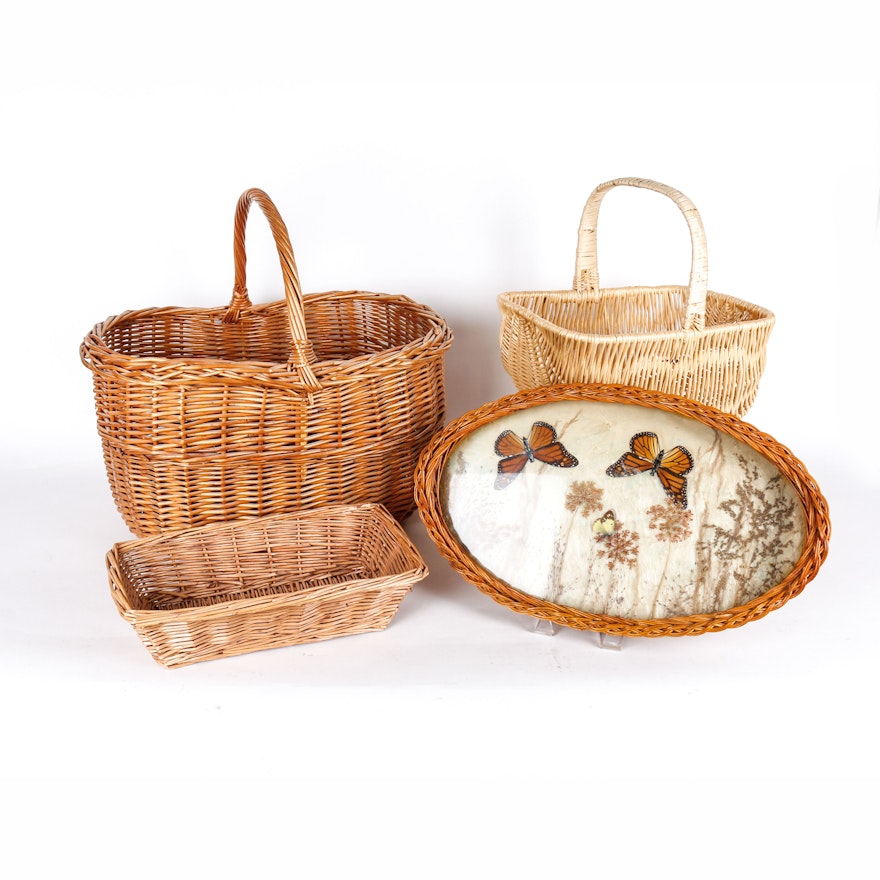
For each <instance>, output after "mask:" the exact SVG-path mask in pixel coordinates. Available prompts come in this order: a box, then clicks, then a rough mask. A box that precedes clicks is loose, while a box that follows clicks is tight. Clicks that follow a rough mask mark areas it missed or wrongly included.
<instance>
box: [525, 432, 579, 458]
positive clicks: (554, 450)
mask: <svg viewBox="0 0 880 880" xmlns="http://www.w3.org/2000/svg"><path fill="white" fill-rule="evenodd" d="M529 446H530V447H531V450H532V454H533V455H534V456H535V458H536V459H537V460H538V461H542V462H544V464H552V465H553V466H554V467H574V466H575V465H576V464H577V463H578V460H577V459H576V458H575V457H574V456H573V455H572V454H571V453H570V452H569V451H568V450H567V449H566V448H565V447H564V446H563V445H562V444H561V443H560V442H559V441H558V440H557V439H556V429H555V428H554V427H553V425H548V424H547V423H546V422H535V424H534V425H532V430H531V432H530V433H529Z"/></svg>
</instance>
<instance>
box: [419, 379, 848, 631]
mask: <svg viewBox="0 0 880 880" xmlns="http://www.w3.org/2000/svg"><path fill="white" fill-rule="evenodd" d="M561 400H583V401H597V402H602V403H625V404H634V405H638V406H642V407H647V408H652V409H660V410H665V411H666V412H671V413H678V414H681V415H684V416H688V417H690V418H693V419H695V420H696V421H698V422H701V423H702V424H704V425H707V426H708V427H710V428H716V429H718V430H719V431H722V432H723V433H725V434H728V435H729V436H731V437H734V438H735V439H737V440H740V441H742V442H743V443H746V444H747V445H748V446H750V447H751V448H752V449H754V450H755V451H757V452H759V453H760V454H761V455H762V456H763V457H764V458H766V459H767V460H768V461H770V462H771V463H772V464H773V465H774V466H775V467H776V468H777V469H778V471H779V472H780V473H781V474H782V475H783V476H784V477H785V478H786V479H788V480H789V482H790V483H791V485H792V486H793V488H794V490H795V492H796V494H797V496H798V498H799V500H800V502H801V505H802V508H803V513H804V520H805V524H806V530H805V536H804V549H803V551H802V553H801V556H800V558H799V559H798V561H797V562H796V563H795V566H794V568H793V569H792V571H791V572H790V573H789V574H788V575H787V576H786V577H785V578H784V579H783V580H782V581H781V582H780V583H779V584H777V585H776V586H775V587H772V588H771V589H770V590H768V591H767V592H765V593H764V594H762V595H761V596H758V597H757V598H755V599H753V600H751V601H750V602H748V603H746V604H744V605H738V606H736V607H734V608H729V609H726V610H724V611H717V612H713V613H710V614H694V615H680V616H677V617H666V618H654V619H646V620H637V619H630V618H622V617H612V616H610V615H604V614H593V613H590V612H587V611H580V610H578V609H576V608H570V607H568V606H562V605H557V604H555V603H552V602H546V601H544V600H542V599H538V598H536V597H534V596H530V595H528V594H527V593H524V592H521V591H520V590H517V589H515V588H513V587H511V586H510V584H508V583H507V582H506V581H503V580H501V579H500V578H498V577H496V576H495V575H493V574H492V573H491V572H489V571H487V570H486V569H485V568H484V567H483V566H482V565H480V564H479V563H478V562H477V561H476V560H475V559H474V558H473V557H472V556H470V555H469V554H468V552H467V550H466V549H464V548H463V547H462V545H461V543H460V542H459V541H458V539H457V537H456V536H455V533H454V532H453V530H452V529H451V528H450V526H449V524H448V523H447V522H446V519H445V516H444V513H443V510H442V504H441V494H440V489H441V481H442V477H443V473H444V470H445V467H446V462H447V460H448V458H449V456H450V455H451V453H452V452H453V450H454V448H455V446H456V445H457V444H458V442H459V441H460V440H462V439H463V438H464V437H466V436H467V435H469V434H471V433H472V432H473V431H474V430H476V429H477V428H479V427H481V426H482V425H485V424H488V423H489V422H492V421H494V420H495V419H497V418H498V417H499V416H502V415H505V414H508V413H512V412H516V411H518V410H522V409H527V408H529V407H533V406H536V405H537V404H542V403H549V402H554V401H561ZM416 504H417V506H418V509H419V514H420V516H421V518H422V521H423V522H424V524H425V527H426V529H427V530H428V533H429V535H430V536H431V538H432V540H433V541H434V543H435V544H436V545H437V547H438V549H439V550H440V552H441V553H442V555H443V556H444V557H445V558H446V559H447V561H448V562H449V563H450V565H451V566H452V567H453V569H454V570H455V571H457V572H458V573H459V574H460V575H461V576H462V577H464V578H465V579H466V580H468V581H470V582H471V583H472V584H474V585H475V586H476V587H477V588H478V589H480V590H481V591H482V592H484V593H486V594H487V595H488V596H490V597H491V598H492V599H494V600H495V601H496V602H498V603H500V604H502V605H505V606H507V607H508V608H511V609H512V610H513V611H516V612H518V613H521V614H528V615H531V616H533V617H539V618H543V619H545V620H550V621H552V622H554V623H558V624H561V625H563V626H568V627H572V628H574V629H587V630H593V631H596V632H603V633H608V634H611V635H622V636H647V637H657V636H683V635H699V634H702V633H707V632H718V631H720V630H724V629H729V628H732V627H737V626H742V625H743V624H744V623H747V622H749V621H752V620H757V619H759V618H761V617H764V616H765V615H766V614H768V613H769V612H770V611H772V610H774V609H776V608H779V607H781V606H782V605H784V604H785V603H786V602H787V601H788V600H789V599H791V598H793V597H794V596H797V595H798V594H799V593H800V592H801V591H802V590H803V589H804V587H805V586H806V585H807V583H809V582H810V581H811V580H812V579H813V578H814V577H815V576H816V574H817V572H818V570H819V568H820V566H821V565H822V563H823V562H824V561H825V559H826V557H827V555H828V543H829V539H830V534H831V523H830V520H829V516H828V504H827V502H826V500H825V498H824V497H823V495H822V493H821V492H820V490H819V487H818V485H817V484H816V482H815V480H814V479H813V478H812V477H811V476H810V474H809V473H808V472H807V470H806V468H805V467H804V465H803V463H802V462H801V461H800V460H799V459H797V458H796V457H795V456H794V455H793V454H792V453H791V451H790V450H789V449H788V448H786V447H785V446H783V445H781V444H780V443H778V442H777V441H776V440H774V439H773V438H772V437H770V436H769V435H768V434H765V433H763V432H762V431H759V430H758V429H757V428H755V427H754V426H753V425H750V424H748V423H746V422H743V421H741V420H740V419H738V418H737V417H736V416H732V415H729V414H727V413H724V412H722V411H721V410H718V409H716V408H714V407H710V406H707V405H705V404H701V403H698V402H696V401H693V400H687V399H685V398H682V397H677V396H675V395H670V394H665V393H663V392H659V391H648V390H645V389H641V388H633V387H631V386H627V385H599V384H571V385H551V386H545V387H542V388H533V389H529V390H526V391H521V392H519V393H517V394H512V395H508V396H507V397H502V398H501V399H499V400H496V401H494V402H492V403H489V404H486V405H485V406H483V407H480V408H479V409H476V410H473V411H472V412H469V413H466V414H464V415H463V416H461V417H459V418H458V419H456V420H455V421H453V422H450V424H449V425H447V426H446V428H444V429H443V431H441V432H440V433H439V434H437V435H436V436H435V437H434V439H433V440H432V441H431V443H429V444H428V446H427V447H426V448H425V449H424V450H423V451H422V454H421V456H420V458H419V463H418V467H417V470H416Z"/></svg>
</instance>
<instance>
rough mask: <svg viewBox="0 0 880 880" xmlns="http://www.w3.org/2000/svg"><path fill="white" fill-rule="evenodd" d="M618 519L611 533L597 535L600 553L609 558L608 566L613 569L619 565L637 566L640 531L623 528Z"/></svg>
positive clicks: (601, 555)
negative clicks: (615, 527)
mask: <svg viewBox="0 0 880 880" xmlns="http://www.w3.org/2000/svg"><path fill="white" fill-rule="evenodd" d="M622 526H623V523H622V522H620V521H618V523H617V529H616V530H615V531H614V532H613V533H612V534H610V535H596V537H595V539H594V540H595V541H596V543H597V544H598V545H599V550H598V555H599V557H600V558H602V559H607V560H608V568H609V570H611V571H613V570H614V568H615V566H617V565H625V566H626V567H627V568H635V564H636V560H637V559H638V556H639V533H638V532H631V531H630V530H629V529H624V528H622Z"/></svg>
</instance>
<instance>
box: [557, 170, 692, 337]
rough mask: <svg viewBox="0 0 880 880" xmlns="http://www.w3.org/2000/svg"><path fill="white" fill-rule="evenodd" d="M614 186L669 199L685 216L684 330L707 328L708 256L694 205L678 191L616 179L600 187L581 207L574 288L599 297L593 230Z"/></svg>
mask: <svg viewBox="0 0 880 880" xmlns="http://www.w3.org/2000/svg"><path fill="white" fill-rule="evenodd" d="M616 186H634V187H638V188H640V189H651V190H654V192H658V193H662V194H663V195H665V196H668V197H669V198H670V199H672V201H674V202H675V204H676V205H678V208H679V210H680V211H681V213H682V214H684V219H685V220H686V221H687V225H688V230H689V231H690V236H691V248H692V250H691V274H690V280H689V282H688V303H687V310H686V313H685V319H684V328H683V329H685V330H692V331H699V330H702V329H703V328H704V327H705V324H706V293H707V290H708V286H709V281H708V278H709V269H708V254H707V251H706V233H705V231H704V229H703V222H702V220H701V219H700V215H699V212H698V211H697V209H696V206H695V205H694V203H693V202H692V201H691V200H690V199H689V198H688V197H687V196H686V195H684V194H683V193H680V192H679V191H678V190H677V189H672V187H669V186H666V185H665V184H662V183H657V182H656V181H654V180H645V179H643V178H639V177H619V178H617V179H615V180H609V181H608V182H607V183H601V184H599V186H597V187H596V188H595V189H594V190H593V192H592V193H591V194H590V197H589V199H587V203H586V205H584V212H583V215H582V216H581V225H580V228H579V229H578V245H577V258H576V260H575V270H574V284H573V288H574V289H575V290H576V291H577V292H578V293H579V294H581V295H582V296H589V297H593V298H596V297H600V296H601V294H600V287H599V268H598V261H597V256H596V227H597V225H598V221H599V206H600V205H601V204H602V199H603V198H604V197H605V194H606V193H607V192H608V191H609V190H610V189H613V188H614V187H616Z"/></svg>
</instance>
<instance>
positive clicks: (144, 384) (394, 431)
mask: <svg viewBox="0 0 880 880" xmlns="http://www.w3.org/2000/svg"><path fill="white" fill-rule="evenodd" d="M252 202H256V203H257V204H258V205H259V206H260V208H261V209H262V210H263V212H264V214H265V215H266V217H267V219H268V220H269V223H270V226H271V228H272V233H273V235H274V237H275V242H276V245H277V248H278V253H279V258H280V261H281V267H282V273H283V277H284V287H285V299H284V300H283V301H281V302H276V303H271V304H268V305H256V306H255V305H252V304H251V303H250V300H249V298H248V294H247V289H246V278H245V268H246V257H245V251H244V229H245V223H246V220H247V214H248V209H249V206H250V204H251V203H252ZM234 245H235V246H234V255H235V278H236V280H235V287H234V292H233V296H232V301H231V303H230V305H229V306H228V307H226V308H218V309H185V308H159V309H142V310H139V311H130V312H125V313H123V314H121V315H118V316H115V317H112V318H109V319H108V320H106V321H104V322H102V323H100V324H98V325H97V326H96V327H95V328H94V329H93V330H92V332H91V333H89V334H88V335H87V336H86V338H85V340H84V342H83V344H82V347H81V357H82V359H83V362H84V363H85V365H86V366H87V367H89V369H91V370H92V372H93V375H94V389H95V402H96V410H97V416H98V432H99V434H100V436H101V440H102V445H103V452H104V459H105V463H106V467H107V474H108V478H109V482H110V486H111V490H112V492H113V496H114V499H115V501H116V504H117V506H118V508H119V510H120V512H121V513H122V516H123V518H124V519H125V521H126V523H127V524H128V526H129V528H131V530H132V531H133V532H134V533H135V534H136V535H139V536H143V535H150V534H155V533H157V532H161V531H165V530H172V529H178V528H183V527H187V526H200V525H204V524H207V523H211V522H219V521H227V520H234V519H239V518H245V517H251V516H259V515H270V514H274V513H282V512H287V511H291V510H295V509H301V508H304V507H313V506H319V505H324V504H330V503H335V502H341V503H359V502H376V503H381V504H384V505H385V506H386V507H387V508H388V509H389V511H390V512H391V513H392V514H393V515H394V516H395V517H397V518H399V519H402V518H404V517H405V516H407V515H408V514H409V513H410V512H411V511H412V509H413V500H412V473H413V470H414V467H415V464H416V461H417V459H418V454H419V452H420V451H421V449H422V447H423V446H424V445H425V443H426V442H427V441H428V439H429V438H430V436H431V435H432V434H433V433H434V432H435V431H436V430H437V429H438V428H439V427H441V426H442V424H443V421H444V417H445V391H444V381H443V358H444V355H445V352H446V351H447V350H448V348H449V346H450V345H451V343H452V334H451V332H450V330H449V327H448V326H447V324H446V323H445V321H443V319H442V318H440V316H439V315H437V314H436V313H435V312H433V311H432V310H431V309H429V308H428V307H426V306H423V305H419V304H418V303H415V302H413V301H412V300H411V299H409V298H407V297H403V296H391V295H386V294H375V293H365V292H361V291H348V292H329V293H322V294H310V295H307V296H305V297H304V296H303V295H302V292H301V290H300V284H299V277H298V274H297V269H296V264H295V261H294V258H293V251H292V249H291V246H290V240H289V237H288V233H287V229H286V227H285V225H284V222H283V220H282V219H281V217H280V215H278V212H277V210H276V209H275V206H274V205H273V204H272V202H271V201H270V200H269V198H268V196H266V195H265V193H263V192H262V191H260V190H248V191H247V192H246V193H244V194H243V195H242V197H241V199H240V200H239V204H238V209H237V211H236V218H235V240H234Z"/></svg>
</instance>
